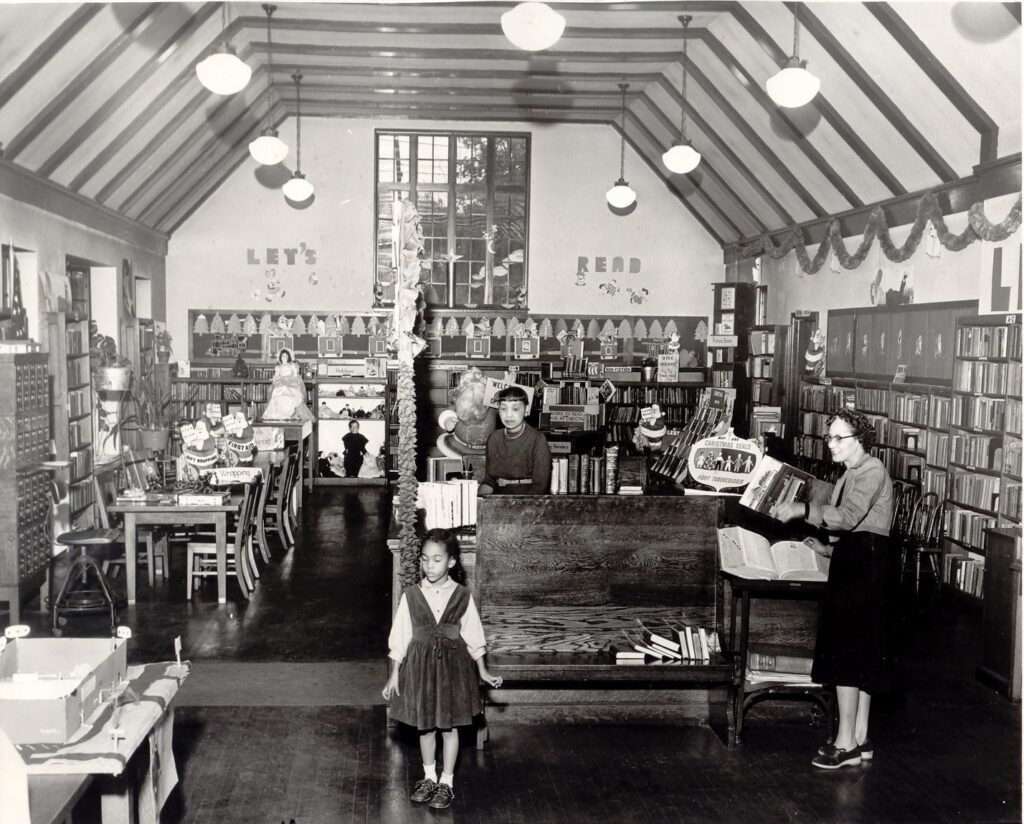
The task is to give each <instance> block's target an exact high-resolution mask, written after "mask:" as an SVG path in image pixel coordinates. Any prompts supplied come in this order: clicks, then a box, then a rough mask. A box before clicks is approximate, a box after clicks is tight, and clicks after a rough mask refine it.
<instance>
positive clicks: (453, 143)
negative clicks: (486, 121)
mask: <svg viewBox="0 0 1024 824" xmlns="http://www.w3.org/2000/svg"><path fill="white" fill-rule="evenodd" d="M382 136H396V137H401V136H408V137H409V157H408V161H409V180H408V181H403V182H385V183H382V182H381V180H380V163H381V160H382V158H381V155H380V144H381V137H382ZM420 137H445V138H447V139H448V182H447V185H446V186H445V187H444V188H442V187H441V186H439V185H438V184H436V183H425V184H420V183H419V182H418V180H417V178H418V163H419V156H418V143H419V141H418V138H420ZM467 137H468V138H473V137H484V138H488V139H489V142H488V151H487V169H488V172H487V173H486V174H485V181H484V185H483V187H482V188H483V193H484V196H485V206H486V222H485V225H486V226H491V225H493V224H494V209H495V199H496V196H497V195H498V194H499V193H501V192H508V191H513V192H519V191H522V194H523V263H522V266H523V288H524V289H525V290H526V300H525V301H524V302H523V303H522V305H517V306H516V307H515V309H516V311H528V310H529V284H530V278H529V247H530V190H531V186H530V182H531V181H530V177H531V161H532V140H531V138H532V135H531V134H530V133H529V132H512V131H491V130H455V129H383V128H382V129H374V132H373V185H374V199H373V231H374V251H373V305H374V307H375V308H377V307H382V308H383V307H391V306H394V299H393V298H391V299H385V298H383V290H382V289H381V288H379V287H380V281H379V278H380V272H381V268H380V257H379V256H380V254H381V248H382V247H381V245H380V242H379V241H380V234H379V232H380V221H381V202H382V201H381V197H382V195H383V194H384V193H385V192H394V191H399V190H401V191H403V192H404V190H405V189H408V198H409V201H410V202H411V203H413V204H415V203H416V202H417V196H418V194H419V193H420V192H423V191H425V192H440V191H444V192H446V193H447V197H448V237H447V245H448V249H449V250H454V249H455V247H456V239H457V238H456V203H457V197H458V194H459V193H460V192H461V193H469V192H472V193H475V194H479V193H480V190H481V186H480V185H479V184H462V185H461V186H460V184H459V183H458V180H457V174H456V159H457V147H458V140H459V139H460V138H467ZM501 138H515V139H521V140H523V141H524V143H525V156H524V166H525V171H524V177H525V181H524V183H523V185H522V186H518V185H515V184H498V183H496V173H495V172H496V170H495V168H494V166H495V142H494V141H495V139H501ZM435 159H436V158H435ZM382 187H383V188H382ZM455 291H456V292H457V289H456V290H455ZM427 305H428V307H429V308H432V309H454V310H470V309H485V310H497V311H503V310H505V309H506V308H507V307H505V306H503V305H502V304H500V303H496V302H492V303H488V304H484V303H481V304H478V305H476V306H472V307H471V306H468V305H466V304H458V303H455V301H454V295H449V299H448V302H447V303H443V304H442V303H430V304H427Z"/></svg>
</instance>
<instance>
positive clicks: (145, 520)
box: [107, 502, 246, 604]
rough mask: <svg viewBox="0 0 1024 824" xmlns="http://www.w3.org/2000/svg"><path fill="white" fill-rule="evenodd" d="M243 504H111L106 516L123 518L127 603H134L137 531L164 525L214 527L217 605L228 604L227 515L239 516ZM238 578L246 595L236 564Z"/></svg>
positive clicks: (240, 570) (238, 565) (240, 573)
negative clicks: (115, 514)
mask: <svg viewBox="0 0 1024 824" xmlns="http://www.w3.org/2000/svg"><path fill="white" fill-rule="evenodd" d="M239 506H240V503H238V502H232V503H228V504H224V505H222V506H180V505H178V504H159V503H145V502H140V503H125V502H118V503H115V504H109V505H108V506H107V512H120V513H121V514H122V515H123V516H124V549H125V572H126V576H127V589H128V593H127V594H128V603H129V604H134V603H135V577H136V576H135V554H136V548H135V547H136V531H137V530H138V528H139V527H140V526H148V525H151V524H161V525H163V526H170V527H175V526H200V525H203V524H209V525H212V526H213V529H214V533H215V535H216V540H217V603H220V604H224V603H227V589H228V581H227V569H228V540H227V536H228V515H230V514H232V513H236V512H238V508H239ZM235 569H236V575H238V578H239V581H238V583H239V585H240V586H241V587H242V591H243V592H245V591H246V587H245V582H244V580H243V579H242V577H241V576H242V565H241V564H235Z"/></svg>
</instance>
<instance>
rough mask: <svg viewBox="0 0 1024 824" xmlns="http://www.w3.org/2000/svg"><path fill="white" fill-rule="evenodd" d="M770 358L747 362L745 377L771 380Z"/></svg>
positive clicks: (754, 359) (752, 359)
mask: <svg viewBox="0 0 1024 824" xmlns="http://www.w3.org/2000/svg"><path fill="white" fill-rule="evenodd" d="M771 376H772V359H771V358H751V359H750V360H749V361H747V377H749V378H771Z"/></svg>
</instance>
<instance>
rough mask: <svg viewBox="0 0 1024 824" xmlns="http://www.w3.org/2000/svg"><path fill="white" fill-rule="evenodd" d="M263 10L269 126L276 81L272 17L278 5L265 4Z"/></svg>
mask: <svg viewBox="0 0 1024 824" xmlns="http://www.w3.org/2000/svg"><path fill="white" fill-rule="evenodd" d="M263 11H265V12H266V13H267V96H266V102H267V107H266V108H267V126H268V127H269V126H270V87H271V86H272V85H273V83H274V42H273V40H272V39H271V35H270V18H271V17H272V16H273V14H274V12H275V11H277V6H275V5H272V4H271V3H264V4H263Z"/></svg>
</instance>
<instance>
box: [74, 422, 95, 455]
mask: <svg viewBox="0 0 1024 824" xmlns="http://www.w3.org/2000/svg"><path fill="white" fill-rule="evenodd" d="M91 443H92V418H82V419H81V420H77V421H70V422H69V423H68V449H71V450H72V451H74V450H76V449H81V448H82V447H85V446H88V445H89V444H91Z"/></svg>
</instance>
